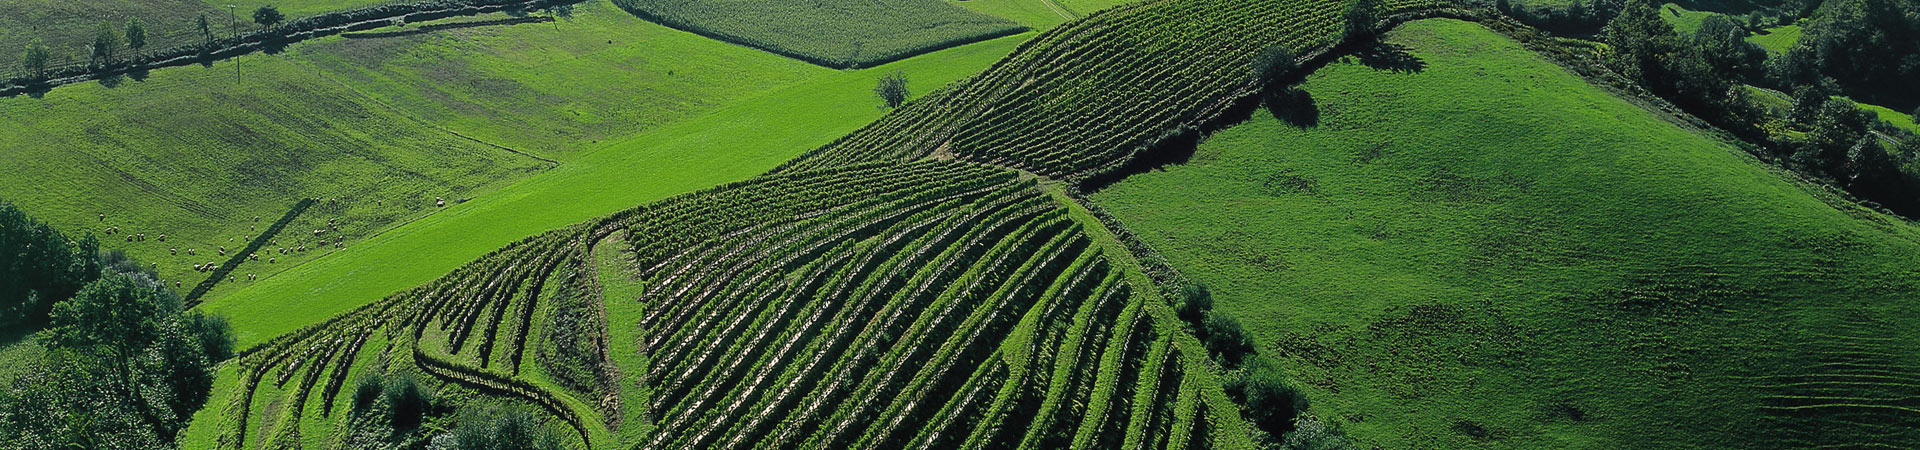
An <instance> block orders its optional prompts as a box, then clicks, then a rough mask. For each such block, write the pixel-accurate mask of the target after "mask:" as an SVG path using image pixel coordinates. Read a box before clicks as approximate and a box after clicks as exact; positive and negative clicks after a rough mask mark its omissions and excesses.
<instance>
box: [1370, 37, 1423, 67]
mask: <svg viewBox="0 0 1920 450" xmlns="http://www.w3.org/2000/svg"><path fill="white" fill-rule="evenodd" d="M1353 55H1354V56H1355V57H1357V58H1359V59H1360V65H1364V66H1367V67H1370V68H1373V69H1374V70H1388V71H1393V72H1396V73H1418V72H1421V71H1424V70H1427V62H1426V61H1424V60H1421V59H1420V58H1419V57H1417V56H1413V54H1412V53H1408V52H1407V46H1404V45H1400V44H1389V43H1383V42H1374V43H1373V44H1372V45H1368V46H1366V47H1364V48H1361V49H1360V50H1359V51H1355V52H1353Z"/></svg>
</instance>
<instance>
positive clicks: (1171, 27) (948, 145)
mask: <svg viewBox="0 0 1920 450" xmlns="http://www.w3.org/2000/svg"><path fill="white" fill-rule="evenodd" d="M1348 3H1349V2H1346V1H1341V0H1294V1H1271V0H1195V1H1149V2H1139V3H1133V4H1130V5H1127V6H1121V7H1116V8H1110V9H1106V10H1102V11H1100V12H1098V13H1095V14H1093V15H1090V16H1088V17H1086V18H1084V19H1081V20H1078V21H1075V22H1072V23H1069V24H1067V25H1063V26H1061V27H1058V28H1054V29H1052V30H1049V31H1048V32H1046V33H1045V34H1042V35H1040V36H1039V37H1036V38H1034V39H1033V40H1031V41H1028V42H1027V43H1026V45H1024V46H1022V47H1021V48H1020V49H1019V50H1016V51H1015V52H1014V54H1013V55H1010V56H1008V57H1007V58H1006V59H1003V60H1001V61H1000V62H999V63H998V64H995V65H994V66H993V67H992V68H991V69H988V70H987V71H986V72H983V73H981V74H979V75H975V76H974V77H972V78H969V79H967V80H965V81H963V82H961V83H957V84H955V85H953V86H949V87H946V88H944V89H942V90H941V91H939V92H937V93H934V94H930V95H928V96H927V97H924V98H921V99H920V100H919V101H917V102H914V103H912V104H909V105H907V106H905V107H902V108H901V109H900V110H899V111H896V112H895V113H893V114H890V115H888V116H887V117H885V118H883V119H881V120H879V121H877V122H875V123H873V124H872V125H869V126H867V127H866V128H864V129H861V130H860V131H858V132H855V133H853V134H851V135H849V136H846V137H845V138H842V139H841V140H839V141H837V142H834V143H833V144H830V145H827V146H825V147H823V148H820V149H818V150H815V151H813V152H810V153H808V154H807V155H805V156H802V157H800V158H798V159H796V160H794V161H792V162H790V163H788V164H787V165H785V166H783V167H782V168H781V169H777V170H776V172H779V171H805V170H811V169H818V168H823V167H832V166H836V165H841V164H846V163H849V162H855V161H870V160H876V159H879V160H912V159H918V158H924V157H938V158H958V159H962V160H967V161H975V162H981V163H987V164H995V165H1003V166H1008V167H1013V168H1018V169H1021V170H1025V171H1029V172H1033V173H1037V174H1040V175H1043V176H1047V177H1054V178H1060V179H1066V180H1085V179H1088V178H1091V177H1096V176H1099V175H1103V174H1107V173H1109V172H1112V171H1114V170H1115V169H1117V168H1119V167H1120V166H1122V165H1123V164H1125V163H1127V162H1128V161H1130V160H1132V159H1134V158H1135V157H1137V156H1138V155H1140V154H1142V153H1144V152H1146V151H1148V150H1150V149H1152V148H1154V147H1155V146H1156V145H1157V144H1159V143H1161V142H1163V141H1167V140H1171V139H1176V138H1180V137H1182V136H1186V135H1191V134H1193V133H1194V132H1195V131H1196V130H1197V129H1199V128H1202V127H1204V126H1205V125H1206V124H1207V123H1209V122H1211V121H1214V120H1217V119H1219V118H1221V116H1223V115H1224V114H1225V113H1227V112H1228V111H1229V110H1230V109H1231V108H1233V107H1234V106H1235V105H1237V104H1240V103H1241V101H1242V100H1244V99H1247V98H1249V97H1251V96H1252V95H1254V94H1257V93H1258V91H1259V89H1258V86H1257V85H1256V84H1255V83H1253V81H1252V80H1250V79H1249V77H1248V76H1247V75H1246V74H1248V73H1250V67H1251V64H1252V60H1253V57H1254V55H1256V54H1258V53H1259V52H1260V51H1261V50H1263V49H1266V48H1268V47H1272V46H1284V47H1286V48H1289V49H1293V50H1294V51H1295V53H1297V54H1300V55H1303V59H1313V58H1315V57H1317V56H1318V55H1322V54H1326V53H1327V52H1330V51H1331V50H1332V48H1333V47H1334V46H1336V45H1338V44H1340V43H1341V42H1343V41H1344V39H1345V38H1344V35H1343V34H1342V30H1343V28H1344V26H1345V24H1344V23H1342V21H1341V19H1340V14H1341V11H1342V9H1343V8H1344V7H1345V6H1346V5H1347V4H1348ZM1384 3H1385V4H1384V7H1383V8H1384V10H1385V11H1384V13H1386V14H1388V15H1389V16H1390V17H1392V16H1405V15H1410V14H1416V13H1425V12H1430V11H1435V10H1436V9H1437V8H1439V7H1442V6H1445V5H1447V4H1448V3H1447V2H1445V0H1391V1H1387V2H1384Z"/></svg>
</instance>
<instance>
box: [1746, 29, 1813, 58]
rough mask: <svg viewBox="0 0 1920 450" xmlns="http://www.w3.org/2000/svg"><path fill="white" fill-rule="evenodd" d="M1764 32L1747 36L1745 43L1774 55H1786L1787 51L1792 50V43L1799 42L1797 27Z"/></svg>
mask: <svg viewBox="0 0 1920 450" xmlns="http://www.w3.org/2000/svg"><path fill="white" fill-rule="evenodd" d="M1765 31H1766V33H1764V34H1763V33H1754V34H1752V35H1749V36H1747V42H1752V43H1754V44H1757V45H1759V46H1760V48H1764V49H1767V51H1769V52H1773V53H1774V54H1780V53H1786V52H1787V50H1788V49H1791V48H1793V43H1795V42H1800V26H1799V25H1782V26H1777V27H1773V28H1768V29H1766V30H1765Z"/></svg>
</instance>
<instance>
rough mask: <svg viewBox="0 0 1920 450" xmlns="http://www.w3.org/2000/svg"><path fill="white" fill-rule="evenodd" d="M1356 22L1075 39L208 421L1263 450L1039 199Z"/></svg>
mask: <svg viewBox="0 0 1920 450" xmlns="http://www.w3.org/2000/svg"><path fill="white" fill-rule="evenodd" d="M1397 5H1398V6H1394V8H1396V9H1394V10H1393V11H1399V12H1416V10H1417V8H1423V7H1427V6H1432V5H1430V4H1427V3H1419V4H1415V3H1410V2H1403V3H1401V4H1397ZM1340 9H1341V4H1339V3H1338V2H1332V1H1316V2H1288V3H1274V2H1253V1H1239V0H1190V1H1179V0H1168V1H1158V2H1147V3H1140V4H1135V5H1133V6H1127V7H1122V8H1120V9H1117V10H1110V11H1108V12H1104V13H1100V14H1095V15H1093V16H1091V17H1089V18H1086V19H1082V20H1079V21H1076V22H1073V23H1071V24H1068V25H1065V26H1062V27H1060V28H1057V29H1055V30H1054V31H1051V32H1049V33H1047V34H1045V35H1043V36H1041V37H1040V38H1037V39H1035V40H1034V41H1032V42H1029V43H1028V44H1026V45H1025V46H1023V47H1022V48H1021V49H1020V50H1018V51H1016V52H1015V53H1014V54H1013V56H1012V57H1010V58H1008V59H1006V60H1003V61H1001V62H1000V63H998V64H996V65H995V66H994V67H993V68H992V69H990V70H989V71H987V72H985V73H984V74H982V75H979V76H976V77H974V78H972V79H969V80H967V81H965V82H963V83H960V84H958V85H956V86H954V87H951V88H948V89H946V90H943V91H940V92H938V93H935V94H933V95H930V96H928V97H926V98H923V99H922V100H921V101H919V102H917V103H913V104H911V105H910V106H908V107H906V108H903V109H902V110H900V111H898V112H897V113H895V114H892V115H889V116H887V117H886V118H885V119H883V120H882V121H880V122H878V123H877V124H875V125H873V126H871V127H869V128H867V129H864V130H862V131H860V132H858V133H856V134H854V135H851V136H848V137H846V138H844V139H842V140H841V141H839V142H837V143H835V144H832V145H829V146H827V147H825V148H822V149H820V150H818V151H815V152H813V153H810V154H809V155H807V156H806V157H803V158H802V159H801V160H798V161H796V162H794V163H792V164H789V165H788V166H785V167H783V168H781V169H777V170H775V171H774V173H771V174H767V175H764V176H761V177H758V178H754V179H751V180H747V181H741V182H735V183H731V184H727V185H723V186H719V187H716V188H713V189H709V190H706V191H702V192H696V193H692V194H685V195H681V196H677V197H672V198H669V199H666V200H662V201H659V202H655V203H650V204H647V205H643V206H640V207H636V208H633V209H628V210H625V211H620V212H616V213H613V214H610V215H607V216H604V217H601V218H598V219H595V220H591V221H588V222H585V223H581V224H577V225H573V226H570V227H566V228H562V229H558V230H553V231H549V232H546V233H543V234H540V235H537V236H533V237H529V238H526V239H523V240H521V241H519V242H517V243H514V244H512V245H509V246H506V247H504V248H502V249H499V250H496V251H494V252H492V253H490V254H487V255H485V256H483V257H481V258H479V259H477V260H474V261H472V262H470V263H468V264H466V265H465V266H462V267H460V268H459V269H456V270H454V271H453V272H452V273H450V274H448V275H446V276H445V277H442V278H440V279H437V280H434V281H432V282H429V283H425V284H423V285H420V286H417V287H414V288H412V289H408V290H405V291H403V292H399V293H396V294H393V295H390V296H387V297H386V298H384V299H381V300H379V301H376V302H373V303H371V304H367V305H365V306H362V307H360V308H357V309H355V310H352V311H349V312H347V313H344V314H342V315H339V316H336V317H334V318H333V319H329V320H327V321H325V322H323V323H320V324H316V325H312V326H308V327H306V328H304V329H301V330H298V331H295V332H293V333H289V334H287V335H284V336H281V337H279V338H276V339H273V340H271V341H268V342H266V343H264V344H260V345H257V346H254V347H253V348H251V349H249V350H248V351H246V352H243V354H242V355H241V356H239V357H237V358H235V359H234V360H232V361H229V362H228V363H227V368H228V372H227V373H228V376H229V377H230V379H237V380H238V381H237V384H238V385H237V386H234V387H233V388H231V389H228V390H227V391H226V392H227V393H228V394H227V396H226V397H224V398H220V397H216V399H215V400H214V401H215V402H221V401H224V402H226V403H224V406H223V407H221V409H220V414H219V417H218V418H216V419H211V420H207V419H203V420H201V421H198V422H196V423H195V427H196V428H198V429H201V430H206V429H214V430H218V431H217V432H215V434H217V439H216V442H217V443H218V445H219V446H221V447H222V448H233V449H242V448H300V447H303V446H305V445H308V443H309V442H311V441H312V438H313V437H312V436H303V434H304V433H316V432H324V430H325V429H324V428H320V427H315V426H313V423H315V422H317V421H318V420H320V419H325V418H329V417H336V416H341V415H344V414H346V410H345V409H346V408H348V406H346V405H347V404H348V403H352V402H346V401H341V399H340V397H341V396H342V395H343V393H342V391H343V387H344V386H348V385H349V384H350V382H353V381H354V379H355V378H356V376H357V375H358V376H363V375H360V374H368V373H388V374H392V373H414V374H420V375H422V376H423V377H424V378H426V379H429V380H433V381H432V384H433V385H434V386H436V388H437V389H439V390H441V392H443V394H444V393H451V395H446V397H447V398H452V399H455V400H452V401H453V402H456V403H471V402H506V403H513V404H520V405H525V406H527V407H529V408H533V409H536V410H539V411H543V412H544V417H547V418H548V420H547V424H546V425H547V427H548V428H549V429H551V430H561V431H563V432H564V434H565V435H566V436H568V437H567V439H568V440H571V441H573V442H576V443H578V444H579V445H581V446H584V447H587V448H636V449H638V448H648V449H656V448H657V449H669V448H735V449H749V448H835V449H837V448H920V449H927V448H1023V449H1048V448H1122V447H1124V448H1166V449H1186V448H1216V447H1217V448H1251V447H1252V446H1253V445H1254V443H1253V442H1254V438H1253V433H1251V430H1249V429H1248V426H1249V425H1247V423H1246V422H1245V421H1243V420H1241V418H1240V417H1241V413H1240V408H1241V407H1240V406H1239V405H1237V404H1235V403H1234V402H1233V401H1232V400H1230V398H1229V397H1228V396H1227V394H1226V392H1225V389H1224V383H1223V379H1222V378H1221V377H1222V375H1221V373H1220V370H1221V369H1220V367H1219V366H1218V365H1217V363H1216V362H1214V360H1212V359H1210V358H1209V356H1208V352H1207V350H1206V349H1205V348H1203V347H1201V345H1200V344H1199V341H1198V340H1197V339H1195V338H1194V336H1193V335H1192V334H1191V333H1190V332H1189V329H1188V325H1187V324H1186V323H1184V322H1182V321H1181V320H1180V319H1178V318H1177V317H1176V316H1175V315H1174V313H1173V311H1172V308H1171V306H1170V305H1169V304H1168V301H1167V300H1166V299H1165V298H1163V297H1162V296H1161V294H1160V287H1158V286H1154V285H1152V284H1151V283H1150V282H1148V281H1146V280H1147V278H1146V277H1144V276H1142V275H1140V273H1139V272H1137V271H1138V270H1139V269H1138V263H1137V262H1134V260H1133V256H1132V255H1130V254H1128V251H1127V250H1125V248H1124V247H1122V246H1121V245H1119V244H1117V243H1115V242H1113V241H1112V239H1113V238H1112V234H1111V232H1109V231H1107V230H1105V229H1104V228H1105V225H1103V224H1102V223H1100V222H1099V221H1098V220H1092V219H1089V218H1088V216H1087V214H1085V213H1084V212H1081V213H1079V214H1077V215H1076V213H1074V212H1073V211H1076V210H1075V208H1079V205H1076V204H1073V200H1069V199H1068V198H1067V197H1065V196H1061V195H1056V194H1054V193H1049V192H1047V190H1048V189H1060V188H1059V187H1058V184H1059V183H1060V181H1062V180H1064V181H1078V180H1082V179H1084V178H1085V177H1087V176H1089V175H1093V174H1097V173H1100V172H1102V171H1106V170H1111V169H1112V168H1114V167H1116V166H1117V165H1119V164H1122V163H1123V162H1125V161H1126V160H1127V159H1129V158H1132V157H1133V156H1134V154H1135V153H1138V152H1141V151H1145V150H1146V149H1148V148H1149V147H1151V146H1152V142H1153V140H1155V139H1162V138H1165V137H1166V136H1168V135H1170V134H1177V133H1180V132H1182V131H1180V130H1185V129H1190V128H1192V127H1195V126H1197V125H1198V124H1199V123H1202V122H1205V121H1208V120H1214V118H1215V116H1218V115H1219V114H1221V112H1222V111H1223V109H1224V108H1226V107H1227V106H1228V105H1231V104H1234V103H1236V102H1239V101H1240V100H1242V99H1244V98H1245V97H1247V96H1249V95H1251V94H1252V93H1253V88H1252V86H1251V85H1250V84H1249V83H1247V82H1246V80H1245V77H1244V76H1243V75H1241V74H1243V73H1245V72H1246V71H1247V66H1248V64H1249V62H1248V60H1249V59H1250V58H1251V56H1250V55H1252V54H1253V53H1255V52H1258V51H1260V50H1261V49H1263V48H1266V47H1267V46H1268V45H1270V44H1280V45H1287V46H1291V47H1295V48H1314V49H1318V50H1314V52H1326V51H1330V49H1331V48H1332V46H1333V45H1335V44H1336V43H1337V42H1339V41H1341V40H1343V39H1344V38H1343V37H1342V35H1341V30H1342V29H1343V28H1344V26H1343V25H1342V24H1340V23H1339V20H1340V19H1339V17H1341V16H1340V14H1339V11H1340ZM1307 25H1311V26H1307ZM1238 28H1257V29H1259V30H1262V31H1260V32H1258V33H1254V35H1255V36H1260V37H1259V38H1258V39H1246V38H1245V37H1246V36H1247V30H1240V29H1238ZM1161 43H1167V44H1161ZM1148 44H1152V45H1148ZM1169 55H1180V57H1179V58H1174V57H1171V56H1169ZM1311 57H1313V56H1309V58H1311ZM1142 69H1145V70H1142ZM1162 79H1165V80H1178V83H1195V84H1194V86H1200V87H1201V88H1198V89H1175V88H1174V87H1173V85H1174V84H1177V83H1175V82H1171V81H1170V82H1168V83H1166V84H1160V83H1159V81H1156V80H1162ZM1143 98H1154V99H1159V100H1156V101H1159V102H1160V103H1153V102H1142V101H1138V100H1140V99H1143ZM1108 105H1119V106H1120V107H1119V108H1106V106H1108ZM1035 108H1040V110H1036V109H1035ZM1062 108H1067V109H1066V110H1059V109H1062ZM1056 110H1057V111H1056ZM1040 113H1045V114H1044V115H1036V114H1040ZM1095 114H1098V115H1099V120H1097V121H1096V120H1093V115H1095ZM1023 116H1032V117H1023ZM963 118H965V120H966V122H964V123H963V122H962V120H963ZM1016 119H1018V120H1016ZM1089 125H1094V126H1089ZM1069 136H1102V138H1100V139H1069V138H1067V137H1069ZM989 148H992V149H995V150H994V151H992V152H989V151H988V150H987V149H989ZM1037 149H1047V151H1044V152H1043V151H1039V150H1037ZM949 156H953V157H949ZM953 159H960V161H954V160H953ZM1036 175H1037V176H1036ZM322 423H324V422H322ZM202 432H203V433H204V431H202Z"/></svg>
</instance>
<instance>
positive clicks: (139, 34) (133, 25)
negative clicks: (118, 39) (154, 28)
mask: <svg viewBox="0 0 1920 450" xmlns="http://www.w3.org/2000/svg"><path fill="white" fill-rule="evenodd" d="M126 35H127V47H129V48H132V49H133V51H134V53H139V52H140V49H142V48H146V46H147V25H146V24H144V23H141V22H140V18H139V17H135V18H133V19H131V20H128V21H127V32H126Z"/></svg>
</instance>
